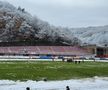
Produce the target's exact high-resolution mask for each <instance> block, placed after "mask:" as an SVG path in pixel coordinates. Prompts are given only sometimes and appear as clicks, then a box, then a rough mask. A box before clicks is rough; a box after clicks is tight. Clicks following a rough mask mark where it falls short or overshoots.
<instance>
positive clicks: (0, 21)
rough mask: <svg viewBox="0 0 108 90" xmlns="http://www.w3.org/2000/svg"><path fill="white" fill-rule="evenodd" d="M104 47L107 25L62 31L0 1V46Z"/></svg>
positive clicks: (107, 32) (107, 39)
mask: <svg viewBox="0 0 108 90" xmlns="http://www.w3.org/2000/svg"><path fill="white" fill-rule="evenodd" d="M84 44H96V45H105V44H107V45H108V25H106V26H98V27H87V28H63V27H55V26H52V25H50V24H49V23H48V22H45V21H42V20H40V19H39V18H37V17H36V16H35V17H33V16H32V15H30V14H29V13H28V12H26V10H25V9H24V8H21V7H18V8H16V7H14V6H13V5H11V4H9V3H8V2H3V1H0V45H1V46H3V45H84Z"/></svg>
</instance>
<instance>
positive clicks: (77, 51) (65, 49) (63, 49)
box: [0, 46, 90, 55]
mask: <svg viewBox="0 0 108 90" xmlns="http://www.w3.org/2000/svg"><path fill="white" fill-rule="evenodd" d="M0 53H6V54H45V55H46V54H52V55H89V54H90V53H89V52H88V51H87V50H86V49H84V48H81V47H76V46H12V47H0Z"/></svg>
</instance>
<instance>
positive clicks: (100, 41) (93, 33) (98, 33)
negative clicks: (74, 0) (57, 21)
mask: <svg viewBox="0 0 108 90" xmlns="http://www.w3.org/2000/svg"><path fill="white" fill-rule="evenodd" d="M71 32H72V34H73V35H74V36H76V37H77V38H79V39H80V40H81V41H82V43H83V44H84V43H85V44H96V45H98V46H104V45H107V46H108V25H106V26H97V27H87V28H72V29H71Z"/></svg>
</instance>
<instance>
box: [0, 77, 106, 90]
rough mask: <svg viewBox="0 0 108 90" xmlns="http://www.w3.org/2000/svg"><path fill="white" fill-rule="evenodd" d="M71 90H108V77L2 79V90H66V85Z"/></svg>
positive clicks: (0, 89)
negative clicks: (42, 79)
mask: <svg viewBox="0 0 108 90" xmlns="http://www.w3.org/2000/svg"><path fill="white" fill-rule="evenodd" d="M67 85H68V86H69V87H70V89H71V90H108V77H94V78H86V79H72V80H63V81H47V82H44V81H31V80H29V81H26V82H20V81H16V82H15V81H9V80H0V90H26V87H30V88H31V90H66V86H67Z"/></svg>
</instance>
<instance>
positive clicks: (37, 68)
mask: <svg viewBox="0 0 108 90" xmlns="http://www.w3.org/2000/svg"><path fill="white" fill-rule="evenodd" d="M93 76H105V77H108V63H106V62H85V63H80V64H75V63H68V62H39V61H38V62H16V61H13V62H12V61H9V62H4V61H3V62H0V79H1V80H2V79H9V80H41V79H42V78H47V79H48V80H65V79H73V78H86V77H93Z"/></svg>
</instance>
